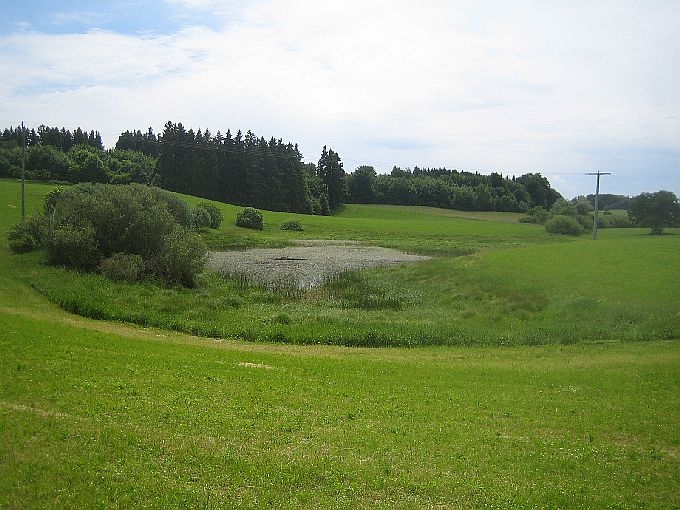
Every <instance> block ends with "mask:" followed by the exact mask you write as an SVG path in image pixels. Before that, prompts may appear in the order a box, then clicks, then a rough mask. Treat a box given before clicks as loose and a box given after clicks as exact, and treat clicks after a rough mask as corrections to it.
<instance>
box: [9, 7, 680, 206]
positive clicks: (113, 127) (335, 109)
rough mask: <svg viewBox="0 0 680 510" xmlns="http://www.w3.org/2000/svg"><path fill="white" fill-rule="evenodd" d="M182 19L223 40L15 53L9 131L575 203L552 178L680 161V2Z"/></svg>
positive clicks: (22, 47) (26, 38)
mask: <svg viewBox="0 0 680 510" xmlns="http://www.w3.org/2000/svg"><path fill="white" fill-rule="evenodd" d="M175 3H177V4H181V7H182V9H189V10H191V11H195V12H199V13H200V14H201V15H206V14H207V13H208V14H209V13H212V14H213V15H214V16H215V17H217V18H218V19H224V20H225V23H224V26H223V28H221V29H219V30H218V29H208V28H205V27H201V26H194V27H188V28H185V29H182V30H180V31H178V32H177V33H175V34H170V35H167V34H166V35H150V34H147V35H123V34H120V33H114V32H106V31H98V30H92V31H90V32H87V33H85V34H66V35H46V34H39V33H34V32H30V31H28V32H16V33H15V34H14V35H12V36H10V37H6V38H4V40H0V48H2V49H0V67H1V68H2V69H11V70H12V72H11V73H7V76H6V78H5V82H4V86H3V88H2V90H0V101H1V102H0V117H2V118H7V119H12V118H14V117H21V118H23V119H24V120H27V121H32V122H34V123H36V125H37V124H38V123H42V122H45V123H54V124H58V125H62V124H63V125H73V124H79V123H80V124H83V127H86V126H85V124H86V122H85V120H84V119H88V126H92V127H94V128H95V129H100V131H102V133H110V135H108V136H105V141H106V143H107V144H108V145H110V144H112V143H114V142H115V139H116V137H117V136H116V135H117V133H119V132H120V131H122V130H125V129H131V128H139V129H145V128H146V127H148V126H149V125H150V126H153V127H154V129H157V130H160V129H161V128H162V125H163V124H164V122H165V121H166V120H169V119H172V120H175V121H181V122H183V123H184V124H185V125H186V126H191V127H194V128H198V127H202V128H205V127H209V128H210V129H211V130H212V131H213V132H215V131H217V130H218V129H221V130H223V131H224V130H226V129H227V128H231V129H232V130H236V129H244V130H245V129H252V130H253V131H255V132H256V133H257V134H258V135H262V136H266V137H268V136H272V135H273V136H277V137H283V138H284V139H286V140H291V141H296V142H299V143H300V146H301V148H302V151H303V153H304V154H305V156H307V159H308V160H314V159H316V157H318V152H319V151H320V148H321V146H322V145H324V144H329V145H331V146H333V148H334V149H336V150H338V152H339V153H340V154H341V156H342V157H343V158H344V159H345V161H346V165H345V166H346V168H347V169H348V170H352V169H353V168H354V167H355V166H357V165H358V164H362V163H367V164H374V165H376V166H377V167H378V168H379V169H381V170H389V169H390V168H391V167H392V165H395V164H396V165H402V166H414V165H421V166H422V165H430V166H443V165H446V166H448V167H456V168H459V169H470V170H480V171H500V172H502V173H504V174H508V173H516V174H520V173H525V172H529V171H540V172H544V173H546V174H548V173H550V172H552V173H553V174H554V175H556V176H555V177H554V178H555V180H556V182H560V183H562V182H563V183H564V184H561V185H560V187H558V189H560V191H562V192H563V193H565V194H569V195H571V194H578V193H587V192H589V190H588V189H585V190H581V189H580V188H578V186H581V184H578V185H576V187H573V189H571V188H570V186H569V181H568V180H567V178H566V177H558V176H557V174H555V173H556V172H557V173H565V174H566V173H572V172H576V173H578V172H585V171H587V170H588V171H590V170H596V169H597V168H593V166H594V165H595V164H601V163H602V160H601V159H597V158H594V157H593V156H592V150H591V149H592V147H593V146H598V145H600V146H603V147H607V150H608V151H611V148H612V147H616V146H617V145H620V146H625V147H627V148H629V149H631V148H634V147H640V148H644V150H647V151H654V150H655V149H654V148H655V147H658V148H660V149H663V150H665V151H666V154H671V156H670V157H669V158H666V159H663V162H665V163H664V164H666V165H669V164H670V165H672V164H673V156H672V154H678V153H680V149H679V148H678V140H680V120H679V119H678V116H679V115H680V100H679V99H678V96H677V90H678V89H679V88H680V67H678V66H677V62H678V61H680V43H679V40H678V36H677V35H676V34H677V33H680V7H676V4H675V3H674V2H662V1H658V2H650V3H646V4H645V5H642V4H638V3H636V2H615V3H614V2H611V3H610V2H598V3H597V4H594V5H590V4H588V5H585V4H573V3H571V2H569V3H567V2H565V3H562V2H550V3H547V4H546V3H543V2H539V3H532V2H529V3H527V4H526V5H522V4H515V3H513V4H507V3H505V2H482V3H480V2H450V1H430V2H421V3H420V4H413V3H412V2H406V1H401V0H399V1H392V2H381V1H370V0H362V1H359V0H349V1H346V2H342V3H332V4H331V3H319V2H312V1H311V0H298V1H292V0H281V1H271V2H264V1H262V2H256V3H251V4H248V5H247V7H244V8H241V10H240V11H238V12H236V11H235V10H234V9H235V8H236V6H237V5H239V4H236V3H226V4H223V3H221V2H213V1H211V0H181V1H180V0H176V2H175ZM217 4H219V5H217ZM225 6H226V7H225ZM8 48H12V50H11V51H10V50H8ZM29 117H30V118H29ZM641 150H642V149H641ZM628 152H630V150H629V151H628ZM638 159H639V158H638ZM659 161H661V160H659ZM350 162H351V163H350ZM620 163H621V162H620ZM622 166H623V164H622ZM611 170H612V171H613V172H614V173H615V172H616V169H611ZM627 171H631V172H632V170H627ZM666 172H667V173H668V171H666ZM622 177H623V176H622ZM613 180H614V179H612V181H613ZM629 182H630V183H631V185H632V183H633V179H632V178H630V177H629ZM562 185H563V186H564V188H562ZM577 188H578V189H577ZM679 188H680V185H678V184H676V189H679ZM679 191H680V189H679ZM633 192H634V191H630V193H633Z"/></svg>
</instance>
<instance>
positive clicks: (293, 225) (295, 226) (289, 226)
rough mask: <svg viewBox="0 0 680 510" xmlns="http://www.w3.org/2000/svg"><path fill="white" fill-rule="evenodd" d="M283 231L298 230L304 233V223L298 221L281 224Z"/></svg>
mask: <svg viewBox="0 0 680 510" xmlns="http://www.w3.org/2000/svg"><path fill="white" fill-rule="evenodd" d="M281 230H296V231H298V232H302V231H303V230H304V228H302V223H300V222H299V221H298V220H288V221H284V222H283V223H282V224H281Z"/></svg>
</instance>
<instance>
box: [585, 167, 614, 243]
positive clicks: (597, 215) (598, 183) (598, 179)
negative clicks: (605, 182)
mask: <svg viewBox="0 0 680 510" xmlns="http://www.w3.org/2000/svg"><path fill="white" fill-rule="evenodd" d="M586 175H597V185H596V186H595V218H594V219H595V221H594V222H593V239H595V240H597V223H598V220H599V214H598V208H597V200H598V198H599V196H600V175H611V172H590V173H586Z"/></svg>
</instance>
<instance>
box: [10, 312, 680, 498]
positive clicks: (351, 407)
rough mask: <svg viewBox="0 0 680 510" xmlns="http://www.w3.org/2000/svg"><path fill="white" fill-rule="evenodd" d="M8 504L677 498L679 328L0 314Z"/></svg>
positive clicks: (679, 459)
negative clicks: (101, 319)
mask: <svg viewBox="0 0 680 510" xmlns="http://www.w3.org/2000/svg"><path fill="white" fill-rule="evenodd" d="M0 327H1V328H2V329H1V331H2V337H1V338H2V339H1V340H0V349H1V350H2V352H3V356H2V361H1V362H0V381H2V387H1V389H0V460H1V462H0V505H1V506H3V507H8V508H86V507H126V508H131V507H150V508H168V507H201V508H202V507H208V508H211V507H214V508H229V507H250V508H253V507H276V508H320V507H328V508H428V507H430V508H483V507H495V508H640V507H644V508H677V507H678V505H679V504H680V493H679V489H678V488H679V487H680V457H679V455H680V432H679V430H680V428H679V427H678V424H679V423H680V405H679V404H680V397H679V396H680V370H678V368H679V367H680V344H679V343H678V342H677V341H667V342H647V343H633V344H603V345H593V344H588V345H572V346H541V347H514V348H476V349H472V348H469V349H461V348H459V349H453V348H421V349H414V350H400V349H387V350H385V349H374V350H369V349H351V348H340V347H293V346H281V345H256V344H246V343H239V342H230V341H219V340H207V339H196V338H190V337H186V336H181V335H176V334H171V333H167V332H162V331H155V330H144V329H133V328H127V327H124V326H116V325H107V324H105V323H95V322H93V321H87V320H85V319H78V318H74V317H70V316H67V315H65V314H63V313H61V312H58V311H54V312H53V314H48V316H45V315H44V313H39V314H37V316H33V314H32V313H31V312H30V311H24V312H22V313H18V312H16V313H15V312H11V313H8V312H7V311H5V312H4V313H2V314H1V315H0Z"/></svg>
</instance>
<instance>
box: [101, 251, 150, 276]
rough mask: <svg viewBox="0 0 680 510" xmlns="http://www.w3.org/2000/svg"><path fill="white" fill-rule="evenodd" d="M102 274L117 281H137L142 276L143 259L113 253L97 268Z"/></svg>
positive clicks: (138, 256) (136, 256)
mask: <svg viewBox="0 0 680 510" xmlns="http://www.w3.org/2000/svg"><path fill="white" fill-rule="evenodd" d="M99 269H100V270H101V272H102V274H104V276H106V277H107V278H110V279H112V280H117V281H130V282H132V281H135V280H139V279H140V278H141V277H142V276H143V274H144V259H142V257H141V256H140V255H133V254H129V253H114V254H113V255H111V256H110V257H109V258H107V259H104V260H103V261H102V263H101V265H100V266H99Z"/></svg>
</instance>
